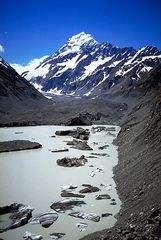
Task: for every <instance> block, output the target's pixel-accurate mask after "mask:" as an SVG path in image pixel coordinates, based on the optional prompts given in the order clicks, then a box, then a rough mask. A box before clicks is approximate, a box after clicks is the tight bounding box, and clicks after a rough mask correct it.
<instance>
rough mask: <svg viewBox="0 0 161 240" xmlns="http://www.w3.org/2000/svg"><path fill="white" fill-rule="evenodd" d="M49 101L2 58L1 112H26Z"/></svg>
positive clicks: (0, 83) (0, 68)
mask: <svg viewBox="0 0 161 240" xmlns="http://www.w3.org/2000/svg"><path fill="white" fill-rule="evenodd" d="M48 101H49V100H47V99H46V98H45V97H44V96H43V95H42V94H41V93H40V92H39V91H38V90H36V89H35V88H34V87H33V86H32V85H31V84H30V83H29V81H27V80H26V79H24V78H23V77H21V76H20V75H19V74H18V73H17V72H16V71H15V70H14V69H13V68H12V67H11V66H10V65H9V64H8V63H6V62H5V61H4V60H3V59H2V58H0V113H2V114H4V113H5V114H8V113H16V112H25V111H27V110H31V109H37V108H38V107H44V106H47V104H48Z"/></svg>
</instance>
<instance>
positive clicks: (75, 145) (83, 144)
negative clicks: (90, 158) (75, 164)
mask: <svg viewBox="0 0 161 240" xmlns="http://www.w3.org/2000/svg"><path fill="white" fill-rule="evenodd" d="M67 145H70V146H72V148H76V149H78V150H89V151H90V150H93V149H92V148H91V147H90V146H89V145H88V144H87V143H86V142H84V141H78V140H75V139H74V140H73V141H68V142H67Z"/></svg>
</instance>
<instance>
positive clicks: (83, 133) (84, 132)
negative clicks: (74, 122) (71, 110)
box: [55, 127, 90, 140]
mask: <svg viewBox="0 0 161 240" xmlns="http://www.w3.org/2000/svg"><path fill="white" fill-rule="evenodd" d="M55 134H56V135H58V136H71V137H74V138H77V139H81V140H88V138H89V134H90V132H89V130H88V129H83V128H80V127H77V129H71V130H61V131H56V132H55Z"/></svg>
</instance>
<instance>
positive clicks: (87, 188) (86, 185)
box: [79, 184, 100, 193]
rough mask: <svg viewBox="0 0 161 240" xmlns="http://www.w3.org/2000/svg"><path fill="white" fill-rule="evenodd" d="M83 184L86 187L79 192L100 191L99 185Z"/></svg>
mask: <svg viewBox="0 0 161 240" xmlns="http://www.w3.org/2000/svg"><path fill="white" fill-rule="evenodd" d="M82 186H83V187H85V188H83V189H81V190H80V191H79V193H92V192H98V191H100V189H99V188H98V187H94V186H92V185H90V184H82Z"/></svg>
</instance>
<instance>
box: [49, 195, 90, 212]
mask: <svg viewBox="0 0 161 240" xmlns="http://www.w3.org/2000/svg"><path fill="white" fill-rule="evenodd" d="M82 204H86V203H85V202H84V201H80V200H78V199H71V198H66V199H63V200H61V201H59V202H54V203H53V204H52V205H51V206H50V207H51V208H52V209H53V210H55V211H56V212H65V211H67V210H72V209H73V208H74V207H75V206H81V205H82Z"/></svg>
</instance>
